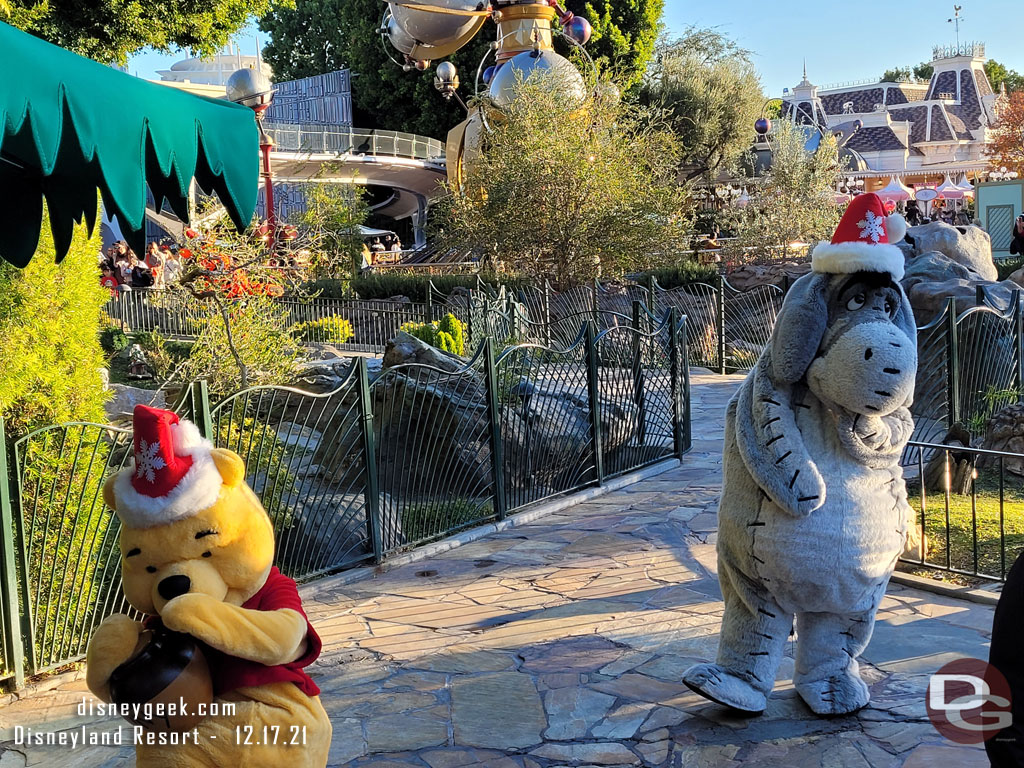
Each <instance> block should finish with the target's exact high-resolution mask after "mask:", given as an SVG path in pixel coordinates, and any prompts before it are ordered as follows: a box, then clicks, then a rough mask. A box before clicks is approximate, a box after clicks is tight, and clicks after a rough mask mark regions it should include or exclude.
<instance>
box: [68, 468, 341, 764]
mask: <svg viewBox="0 0 1024 768" xmlns="http://www.w3.org/2000/svg"><path fill="white" fill-rule="evenodd" d="M212 456H213V460H214V463H215V464H216V466H217V469H218V471H219V472H220V475H221V478H222V481H223V485H222V486H221V491H220V495H219V497H218V498H217V501H216V502H215V503H214V504H213V506H211V507H209V508H207V509H204V510H200V511H198V512H197V513H196V514H195V515H192V516H190V517H186V518H183V519H180V520H176V521H174V522H172V523H167V524H164V525H156V526H153V527H150V528H127V527H122V529H121V540H120V545H121V570H122V579H123V582H124V591H125V596H126V597H127V598H128V601H129V602H130V603H131V604H132V605H133V606H134V607H135V608H137V609H138V610H139V611H142V612H143V613H147V614H158V615H159V616H160V618H161V620H162V621H163V623H164V625H165V626H166V627H167V628H168V629H172V630H175V631H178V632H186V633H188V634H190V635H192V636H193V637H195V638H197V639H199V640H202V641H203V642H204V643H206V644H207V645H209V646H211V647H213V648H216V649H218V650H220V651H222V652H224V653H226V654H229V655H231V656H235V657H238V658H243V659H249V660H251V661H256V662H259V663H261V664H266V665H275V664H284V663H287V662H290V661H294V660H295V659H297V658H299V657H300V656H302V655H303V654H304V653H305V650H306V641H305V637H306V621H305V619H304V618H303V617H302V616H301V615H300V614H299V613H298V612H297V611H293V610H289V609H281V610H277V611H257V610H250V609H246V608H242V607H241V606H242V604H243V603H244V602H245V601H246V600H248V599H249V598H250V597H252V596H253V595H254V594H256V592H258V591H259V590H260V588H261V587H262V586H263V584H264V582H265V581H266V579H267V575H268V573H269V572H270V567H271V561H272V559H273V555H274V531H273V528H272V526H271V523H270V519H269V518H268V517H267V514H266V512H265V511H264V510H263V507H262V505H261V504H260V502H259V499H257V498H256V495H255V494H254V493H253V492H252V490H251V489H250V488H249V487H248V485H246V483H245V481H244V477H245V466H244V464H243V462H242V460H241V458H239V457H238V455H237V454H235V453H232V452H231V451H227V450H224V449H220V448H216V449H213V452H212ZM113 483H114V478H111V479H110V480H109V481H108V482H107V484H106V485H105V486H104V489H103V492H104V498H105V500H106V502H107V504H108V505H110V506H111V507H114V493H113ZM209 531H213V532H214V533H212V534H211V533H206V532H209ZM198 533H206V535H204V536H202V537H200V538H198V539H197V538H196V534H198ZM136 550H138V551H137V552H136ZM129 553H131V555H130V556H129ZM176 575H183V576H188V578H189V579H190V581H191V585H192V586H191V590H190V591H189V592H188V593H187V594H184V595H180V596H178V597H175V598H173V599H171V600H169V601H168V600H165V599H164V598H163V597H161V595H160V594H159V592H158V591H157V585H158V584H159V583H160V582H161V581H162V580H163V579H165V578H167V577H168V576H176ZM141 631H142V624H141V623H140V622H137V621H134V620H132V619H131V618H129V617H128V616H125V615H116V616H111V617H110V618H108V619H107V620H106V621H104V622H103V623H102V624H101V625H100V626H99V627H98V628H97V630H96V632H95V633H94V634H93V637H92V639H91V641H90V643H89V649H88V658H87V669H86V679H87V682H88V685H89V689H90V690H91V691H92V692H93V693H94V694H95V695H96V696H97V697H99V698H100V699H102V700H104V701H110V687H109V684H110V675H111V673H112V672H113V671H114V670H115V669H116V668H117V667H119V666H120V665H121V664H123V663H124V662H125V661H127V660H128V658H129V657H130V656H132V654H133V652H134V650H135V646H136V643H137V640H138V635H139V632H141ZM219 700H221V701H232V702H235V703H236V709H235V714H234V715H233V716H229V717H225V716H216V717H207V718H206V719H205V720H203V721H202V723H201V724H200V725H199V737H198V739H196V743H194V744H193V743H188V744H185V745H180V746H146V745H137V746H136V761H137V764H138V765H139V766H146V767H147V768H193V767H194V766H210V768H223V767H225V766H230V768H263V767H264V766H266V767H267V768H281V766H285V765H287V766H288V768H322V766H325V765H326V764H327V753H328V750H329V749H330V743H331V723H330V720H329V719H328V717H327V713H326V712H325V711H324V708H323V705H322V704H321V703H320V699H319V697H309V696H307V695H306V694H304V693H303V692H302V691H300V690H299V688H298V687H297V686H296V685H295V684H294V683H290V682H283V683H273V684H270V685H263V686H257V687H250V688H239V689H237V690H235V691H231V692H229V693H227V694H226V695H225V696H224V697H222V698H221V699H219ZM236 726H252V727H253V729H254V733H256V734H259V733H261V732H262V729H263V726H268V727H270V728H272V727H273V726H278V727H279V732H280V733H281V734H291V733H293V732H294V731H293V730H292V726H298V727H299V728H302V727H303V726H305V734H306V744H305V746H299V745H294V746H293V745H283V744H278V745H267V744H261V745H259V746H257V745H255V744H251V743H250V744H237V743H236V741H237V739H236ZM256 738H258V736H257V737H256ZM289 738H290V737H289ZM281 739H282V740H284V739H285V736H283V735H282V736H281Z"/></svg>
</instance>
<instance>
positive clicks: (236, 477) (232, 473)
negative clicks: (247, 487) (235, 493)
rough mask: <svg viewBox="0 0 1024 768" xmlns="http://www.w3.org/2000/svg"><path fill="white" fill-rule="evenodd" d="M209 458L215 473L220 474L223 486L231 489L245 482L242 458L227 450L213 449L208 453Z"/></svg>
mask: <svg viewBox="0 0 1024 768" xmlns="http://www.w3.org/2000/svg"><path fill="white" fill-rule="evenodd" d="M210 458H212V459H213V463H214V465H216V467H217V471H218V472H220V477H221V480H223V481H224V485H226V486H228V487H229V488H233V487H234V486H236V485H239V484H241V483H242V482H243V481H244V480H245V462H244V461H242V457H241V456H239V455H238V454H237V453H235V452H234V451H229V450H228V449H227V448H214V449H213V450H212V451H210Z"/></svg>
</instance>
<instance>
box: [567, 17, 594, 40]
mask: <svg viewBox="0 0 1024 768" xmlns="http://www.w3.org/2000/svg"><path fill="white" fill-rule="evenodd" d="M562 32H564V33H565V36H566V37H568V38H571V39H573V40H575V41H576V42H577V43H579V44H580V45H586V43H587V41H588V40H589V39H590V35H591V33H592V32H593V29H592V28H591V26H590V22H589V21H587V20H586V19H585V18H583V17H582V16H573V17H572V18H571V19H570V20H569V22H568V23H567V24H565V25H563V27H562Z"/></svg>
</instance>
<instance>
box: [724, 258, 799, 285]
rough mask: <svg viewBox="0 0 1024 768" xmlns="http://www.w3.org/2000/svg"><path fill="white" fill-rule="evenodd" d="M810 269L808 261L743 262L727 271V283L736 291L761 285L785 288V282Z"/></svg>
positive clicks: (789, 282) (790, 282)
mask: <svg viewBox="0 0 1024 768" xmlns="http://www.w3.org/2000/svg"><path fill="white" fill-rule="evenodd" d="M810 271H811V265H810V263H809V262H803V263H800V264H798V263H797V262H795V261H785V262H782V263H781V264H744V265H743V266H741V267H738V268H737V269H734V270H733V271H732V272H730V273H729V276H728V278H727V280H728V281H729V285H731V286H732V287H733V288H735V289H736V290H738V291H747V290H750V289H751V288H757V287H758V286H761V285H774V286H776V287H778V288H785V287H786V285H787V283H788V284H792V283H793V281H795V280H798V279H800V278H801V277H803V276H804V275H806V274H807V273H808V272H810Z"/></svg>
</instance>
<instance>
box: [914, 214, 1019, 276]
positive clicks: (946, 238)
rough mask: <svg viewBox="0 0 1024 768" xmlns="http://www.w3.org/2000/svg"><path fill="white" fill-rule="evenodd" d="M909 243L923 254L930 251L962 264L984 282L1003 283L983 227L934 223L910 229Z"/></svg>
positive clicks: (990, 241) (990, 240) (990, 243)
mask: <svg viewBox="0 0 1024 768" xmlns="http://www.w3.org/2000/svg"><path fill="white" fill-rule="evenodd" d="M907 242H909V243H912V244H913V246H914V249H915V250H916V251H917V253H919V254H923V253H927V252H929V251H939V252H941V253H944V254H945V255H946V256H948V257H949V258H950V259H952V260H953V261H955V262H957V263H958V264H962V265H963V266H965V267H969V268H970V269H971V270H973V271H974V272H975V273H977V274H978V276H979V277H980V278H981V279H983V280H993V281H995V280H998V279H999V273H998V272H997V271H996V266H995V263H994V262H993V261H992V239H991V238H990V237H989V236H988V233H987V232H986V231H985V230H983V229H981V228H980V227H975V226H966V227H954V226H952V225H950V224H946V223H944V222H941V221H933V222H929V223H928V224H922V225H920V226H917V227H910V228H909V229H908V230H907Z"/></svg>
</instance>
